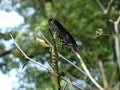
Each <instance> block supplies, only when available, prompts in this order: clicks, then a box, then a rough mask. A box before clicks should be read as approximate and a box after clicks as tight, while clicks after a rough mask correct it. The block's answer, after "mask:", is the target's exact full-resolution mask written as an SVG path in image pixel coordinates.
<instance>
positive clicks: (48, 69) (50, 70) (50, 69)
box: [10, 33, 83, 90]
mask: <svg viewBox="0 0 120 90" xmlns="http://www.w3.org/2000/svg"><path fill="white" fill-rule="evenodd" d="M10 37H11V38H12V40H13V42H14V44H15V46H16V47H17V48H18V49H19V50H20V52H21V53H22V54H23V55H24V56H25V58H26V59H28V60H30V61H32V62H33V63H35V64H37V65H39V66H41V67H42V68H44V69H45V70H47V71H49V72H51V73H55V72H54V70H53V69H52V68H47V67H45V66H44V65H42V64H41V63H39V62H37V61H35V60H34V59H32V58H30V57H28V56H27V55H26V54H25V53H24V52H23V50H22V49H21V48H20V47H19V46H18V44H17V43H16V41H15V40H14V38H13V36H12V34H11V33H10ZM55 75H56V76H58V74H57V73H55ZM60 78H61V79H63V80H64V81H66V82H68V83H71V82H70V80H69V81H68V80H66V79H65V78H64V77H62V76H60ZM71 85H73V86H74V87H76V88H78V89H80V90H83V89H82V88H81V87H79V86H77V85H75V84H73V83H71Z"/></svg>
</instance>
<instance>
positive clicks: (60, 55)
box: [40, 32, 87, 76]
mask: <svg viewBox="0 0 120 90" xmlns="http://www.w3.org/2000/svg"><path fill="white" fill-rule="evenodd" d="M40 33H41V35H42V37H43V38H44V39H45V41H46V42H47V43H48V44H49V45H50V46H51V47H53V46H52V44H51V43H50V42H49V41H48V40H47V38H46V37H45V36H44V35H43V34H42V32H40ZM58 55H59V57H61V58H63V59H64V60H66V61H67V62H68V63H70V64H71V65H72V66H74V67H75V68H76V69H77V70H79V71H80V72H82V73H83V74H84V75H86V76H87V74H86V73H85V72H84V71H83V70H82V69H80V68H79V67H78V66H76V65H75V64H73V63H72V62H71V61H70V60H68V59H67V58H65V57H64V56H63V55H62V54H60V53H59V52H58Z"/></svg>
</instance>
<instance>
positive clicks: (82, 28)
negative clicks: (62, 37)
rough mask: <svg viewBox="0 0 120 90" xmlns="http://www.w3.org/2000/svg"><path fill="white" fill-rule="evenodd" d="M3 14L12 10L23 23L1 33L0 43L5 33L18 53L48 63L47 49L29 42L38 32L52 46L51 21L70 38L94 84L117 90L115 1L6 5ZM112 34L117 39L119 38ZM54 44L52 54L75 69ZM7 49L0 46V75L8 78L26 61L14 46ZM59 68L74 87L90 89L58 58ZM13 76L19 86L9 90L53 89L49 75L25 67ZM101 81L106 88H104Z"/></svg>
mask: <svg viewBox="0 0 120 90" xmlns="http://www.w3.org/2000/svg"><path fill="white" fill-rule="evenodd" d="M3 1H4V0H3ZM3 1H0V2H1V3H2V2H3ZM3 9H4V10H6V11H8V12H10V11H11V10H13V9H14V10H15V11H16V12H18V13H19V14H20V15H21V16H23V17H24V19H25V22H24V24H22V25H20V26H19V27H16V28H7V30H6V32H5V33H2V32H0V40H4V41H10V39H11V38H10V36H9V33H10V32H11V33H12V34H13V36H14V38H15V40H16V42H17V43H18V44H19V46H20V47H21V49H22V50H23V51H24V52H25V53H26V54H27V55H28V56H29V57H31V58H34V59H35V60H37V61H38V62H41V63H42V64H44V65H48V62H50V60H51V57H50V52H49V49H45V48H43V47H41V46H40V45H39V44H38V43H37V42H36V40H35V39H36V37H39V38H41V35H40V33H39V32H40V31H41V32H42V33H43V34H44V35H45V36H46V37H47V39H48V40H49V41H50V42H51V43H52V37H51V34H50V32H49V26H48V19H49V18H54V19H57V20H58V21H59V22H61V23H62V25H64V27H66V28H67V30H68V31H69V32H70V33H71V34H72V36H73V37H74V38H75V40H76V42H77V43H78V45H79V48H80V51H81V56H82V58H83V60H84V62H85V64H86V66H87V68H88V69H89V71H90V72H91V75H92V76H93V77H94V79H95V80H96V81H97V82H98V83H99V84H100V85H101V86H103V87H104V88H119V89H120V67H119V66H120V63H118V61H117V60H119V61H120V58H117V55H116V49H115V46H116V43H115V38H114V36H115V35H116V33H115V29H114V22H115V21H116V20H117V19H118V17H119V16H120V1H119V0H100V1H99V0H11V8H9V7H7V8H3ZM111 21H112V22H111ZM119 27H120V25H119V26H118V28H119ZM9 31H10V32H9ZM117 35H118V36H119V33H118V34H117ZM57 44H58V51H59V52H60V53H61V54H62V55H64V57H66V58H68V59H70V61H71V62H73V63H75V64H76V65H77V66H79V67H81V64H80V63H79V61H78V60H77V58H76V57H75V56H74V55H73V54H72V53H70V52H69V51H68V50H67V49H64V50H63V49H62V46H61V45H60V42H57ZM8 46H9V45H8ZM10 47H11V49H9V50H6V46H5V44H4V42H0V59H1V62H0V69H1V71H2V72H3V73H4V74H9V71H11V70H12V69H16V72H19V71H18V69H20V68H21V67H22V66H23V64H24V63H25V62H26V60H25V57H24V56H23V55H22V54H21V53H20V52H19V50H18V49H17V48H16V47H15V45H14V44H12V45H11V46H10ZM118 51H119V50H118ZM100 63H102V66H103V67H102V66H101V64H100ZM59 68H60V73H61V74H62V75H63V76H64V77H67V78H70V79H71V81H73V82H77V81H78V83H79V84H78V85H79V86H80V87H83V88H85V89H86V88H88V87H87V86H85V87H84V86H83V82H84V85H90V86H91V88H95V86H94V84H93V83H92V82H91V81H90V80H89V78H86V76H84V75H83V74H82V73H81V72H79V71H78V70H76V69H75V68H74V67H73V66H72V65H71V64H69V63H67V62H66V61H64V60H62V59H61V58H60V60H59ZM101 68H102V69H103V70H104V71H103V72H102V71H101ZM103 75H105V78H103ZM17 77H18V78H19V87H13V88H14V89H18V88H19V89H20V88H21V89H23V88H24V89H26V90H32V89H37V90H52V89H53V84H52V83H51V78H50V77H51V76H50V73H49V72H47V71H45V70H43V69H41V67H40V66H38V65H36V64H33V63H31V62H29V63H28V64H27V65H26V66H25V68H24V69H23V72H21V73H19V74H18V75H17ZM105 79H106V80H107V86H105V85H104V81H105ZM80 82H81V83H80Z"/></svg>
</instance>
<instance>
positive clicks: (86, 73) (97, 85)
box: [41, 33, 104, 90]
mask: <svg viewBox="0 0 120 90" xmlns="http://www.w3.org/2000/svg"><path fill="white" fill-rule="evenodd" d="M41 34H42V33H41ZM42 36H43V38H44V39H45V40H46V42H47V43H49V44H50V42H49V41H48V40H47V39H46V37H45V36H44V35H43V34H42ZM50 45H51V44H50ZM58 55H60V57H62V58H63V59H64V60H66V61H67V62H69V63H70V64H71V65H73V66H74V67H75V68H76V69H78V70H80V71H81V69H80V68H79V67H76V65H74V64H72V62H70V61H69V60H68V59H66V58H64V57H63V56H62V55H61V54H60V53H58ZM76 56H77V57H78V59H79V60H80V62H81V65H82V67H83V69H84V71H85V72H84V71H82V73H84V74H85V75H87V76H88V77H89V78H90V80H91V81H92V82H93V83H94V84H95V85H96V87H98V88H99V89H100V90H104V89H103V88H102V87H101V86H100V85H99V84H98V83H97V82H96V81H95V80H94V79H93V77H92V76H91V74H90V72H89V71H88V69H87V67H86V66H85V64H84V62H83V60H82V58H81V56H80V55H79V54H78V53H76Z"/></svg>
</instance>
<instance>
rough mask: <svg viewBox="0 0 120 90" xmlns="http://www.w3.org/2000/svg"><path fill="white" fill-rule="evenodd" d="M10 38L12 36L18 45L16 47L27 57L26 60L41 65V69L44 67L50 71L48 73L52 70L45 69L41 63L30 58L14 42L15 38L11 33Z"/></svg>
mask: <svg viewBox="0 0 120 90" xmlns="http://www.w3.org/2000/svg"><path fill="white" fill-rule="evenodd" d="M10 36H11V38H12V40H13V42H14V44H15V45H16V47H17V48H18V49H19V50H20V52H21V53H22V54H23V55H24V56H25V58H26V59H28V60H30V61H32V62H34V63H35V64H37V65H40V66H41V67H43V68H44V69H46V70H48V71H49V70H50V69H48V68H47V67H45V66H44V65H42V64H41V63H39V62H37V61H35V60H33V59H32V58H30V57H28V56H27V55H26V54H25V53H24V52H23V50H22V49H21V48H20V47H19V46H18V44H17V43H16V42H15V40H14V38H13V36H12V34H11V33H10Z"/></svg>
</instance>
